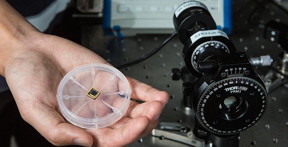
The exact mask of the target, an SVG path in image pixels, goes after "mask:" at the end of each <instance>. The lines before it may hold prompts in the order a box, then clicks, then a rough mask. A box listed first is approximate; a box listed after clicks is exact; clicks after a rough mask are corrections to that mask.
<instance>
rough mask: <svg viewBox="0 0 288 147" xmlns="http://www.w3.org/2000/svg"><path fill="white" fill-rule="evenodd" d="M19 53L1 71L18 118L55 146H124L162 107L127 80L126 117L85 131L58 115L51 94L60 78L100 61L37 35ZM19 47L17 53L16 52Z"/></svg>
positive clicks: (161, 100)
mask: <svg viewBox="0 0 288 147" xmlns="http://www.w3.org/2000/svg"><path fill="white" fill-rule="evenodd" d="M17 47H18V48H19V52H18V53H17V54H13V59H11V60H9V62H7V65H6V66H5V77H6V79H7V83H8V85H9V87H10V89H11V91H12V93H13V96H14V98H15V101H16V104H17V106H18V108H19V111H20V113H21V116H22V117H23V118H24V120H25V121H27V122H28V123H29V124H31V125H32V126H33V127H34V128H35V129H36V130H37V131H39V132H40V133H41V134H42V135H43V136H44V137H45V138H46V139H47V140H48V141H50V142H51V143H53V144H54V145H57V146H62V145H71V144H77V145H83V146H91V145H95V146H124V145H127V144H129V143H131V142H133V141H134V140H136V139H137V138H139V137H140V136H142V135H145V134H147V133H148V132H150V131H151V130H152V129H153V128H154V127H155V126H156V124H157V120H158V117H159V115H160V113H161V111H162V109H163V107H164V106H165V104H166V103H167V97H168V94H167V93H166V92H163V91H158V90H156V89H154V88H152V87H150V86H148V85H146V84H143V83H141V82H139V81H137V80H134V79H132V78H128V80H129V82H130V86H131V89H132V95H131V97H132V98H134V99H138V100H142V101H145V102H144V103H142V104H138V103H136V102H133V101H131V103H130V106H129V108H128V111H127V113H126V115H125V116H124V117H123V118H122V119H121V120H119V121H118V122H117V123H115V124H114V125H112V126H110V127H107V128H102V129H93V130H92V129H91V130H85V129H82V128H79V127H76V126H74V125H72V124H70V123H68V122H66V121H65V119H64V118H63V117H62V116H61V114H60V113H59V109H58V105H57V100H56V91H57V87H58V84H59V82H60V80H61V79H62V78H63V76H64V75H65V74H66V73H67V72H69V71H71V70H72V69H74V68H75V67H78V66H80V65H83V64H91V63H104V64H108V63H107V62H106V61H104V60H103V59H102V58H101V57H99V56H97V55H96V54H94V53H93V52H91V51H89V50H87V49H85V48H83V47H81V46H79V45H77V44H75V43H72V42H70V41H68V40H66V39H63V38H60V37H56V36H51V35H44V34H41V33H39V34H38V36H37V37H36V38H34V40H31V42H29V43H27V42H26V44H21V45H19V46H17ZM20 48H21V49H20Z"/></svg>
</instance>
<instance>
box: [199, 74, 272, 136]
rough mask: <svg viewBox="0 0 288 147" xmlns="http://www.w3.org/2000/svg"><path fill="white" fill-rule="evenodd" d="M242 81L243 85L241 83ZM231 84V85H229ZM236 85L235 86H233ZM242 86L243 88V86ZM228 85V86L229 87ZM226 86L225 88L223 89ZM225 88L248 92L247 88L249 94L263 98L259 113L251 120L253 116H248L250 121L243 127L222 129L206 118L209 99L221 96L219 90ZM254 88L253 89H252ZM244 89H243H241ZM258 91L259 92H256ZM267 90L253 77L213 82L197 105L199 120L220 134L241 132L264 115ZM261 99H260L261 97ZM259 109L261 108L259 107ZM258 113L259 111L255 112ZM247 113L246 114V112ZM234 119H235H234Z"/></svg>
mask: <svg viewBox="0 0 288 147" xmlns="http://www.w3.org/2000/svg"><path fill="white" fill-rule="evenodd" d="M240 83H241V85H239V84H240ZM235 84H238V85H237V86H238V87H237V86H235ZM230 85H231V87H229V86H230ZM233 85H234V86H233ZM241 86H242V88H241ZM227 87H228V88H227ZM223 88H224V89H223ZM220 89H221V90H224V91H226V92H228V91H229V92H248V91H245V90H249V89H250V90H249V92H250V93H249V95H250V96H251V95H258V96H259V97H258V98H261V101H262V104H261V108H260V109H261V110H260V111H259V114H258V115H255V117H254V118H252V119H253V120H250V119H251V118H248V122H249V121H250V122H249V124H248V123H247V124H246V125H245V126H244V127H242V128H233V130H220V129H219V128H215V127H213V126H211V125H213V123H212V122H211V121H210V123H208V122H207V121H209V120H206V117H207V116H205V114H204V113H205V111H209V110H206V108H207V106H206V104H207V103H208V101H210V100H212V99H214V100H215V99H216V98H220V97H221V96H220V95H218V94H217V91H219V90H220ZM251 89H252V90H251ZM241 90H242V91H241ZM256 93H258V94H256ZM266 97H267V95H266V92H265V88H264V87H263V86H262V85H261V84H260V83H258V82H257V81H255V80H253V79H251V78H247V77H233V78H227V79H223V80H221V81H218V82H216V83H213V84H211V85H210V86H208V88H207V89H206V91H205V92H204V94H203V95H202V97H201V98H200V100H199V102H198V107H197V113H196V116H197V118H198V120H199V122H200V123H201V124H202V126H204V127H205V128H206V129H208V130H210V131H211V132H213V133H215V134H220V135H231V134H236V133H239V132H240V131H243V130H245V129H247V128H249V127H250V126H252V125H253V124H255V123H256V122H257V120H259V118H260V117H261V116H262V114H263V112H264V108H265V106H266ZM250 98H256V97H253V96H252V97H250ZM259 100H260V99H259ZM249 107H250V108H252V107H254V106H249ZM258 110H259V109H258ZM209 113H210V114H212V115H213V114H215V113H214V112H209ZM255 113H258V112H255ZM244 115H245V114H244ZM244 115H243V116H241V117H245V116H244ZM232 121H233V120H232ZM219 125H223V124H219Z"/></svg>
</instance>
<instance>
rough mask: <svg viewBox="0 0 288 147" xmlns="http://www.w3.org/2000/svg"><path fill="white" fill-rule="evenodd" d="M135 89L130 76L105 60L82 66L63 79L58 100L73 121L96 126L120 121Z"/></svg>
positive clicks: (64, 114) (73, 122)
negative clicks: (107, 63) (103, 62)
mask: <svg viewBox="0 0 288 147" xmlns="http://www.w3.org/2000/svg"><path fill="white" fill-rule="evenodd" d="M130 95H131V89H130V86H129V82H128V80H127V79H126V77H125V76H124V75H123V74H122V73H121V72H120V71H119V70H117V69H116V68H114V67H111V66H109V65H105V64H99V63H96V64H89V65H83V66H80V67H78V68H76V69H74V70H72V71H71V72H69V73H68V74H66V75H65V76H64V78H63V79H62V80H61V82H60V84H59V87H58V91H57V100H58V105H59V108H60V111H61V113H62V115H63V116H64V117H65V118H66V119H67V120H68V121H69V122H71V123H72V124H74V125H76V126H79V127H82V128H87V129H92V128H104V127H107V126H110V125H112V124H114V123H115V122H117V121H118V120H119V119H120V118H121V117H122V116H123V115H124V114H125V113H126V111H127V109H128V106H129V103H130Z"/></svg>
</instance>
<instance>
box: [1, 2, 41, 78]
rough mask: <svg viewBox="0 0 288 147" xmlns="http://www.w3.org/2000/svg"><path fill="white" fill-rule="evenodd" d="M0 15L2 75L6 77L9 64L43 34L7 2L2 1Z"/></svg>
mask: <svg viewBox="0 0 288 147" xmlns="http://www.w3.org/2000/svg"><path fill="white" fill-rule="evenodd" d="M0 15H1V17H0V34H1V39H0V75H2V76H5V75H4V74H5V67H6V66H7V64H9V63H10V62H12V61H13V59H14V58H15V57H16V56H17V55H18V54H21V53H23V51H24V50H26V49H28V48H29V47H28V46H31V44H32V43H33V42H35V39H36V40H37V39H38V38H39V37H37V36H38V35H39V34H41V33H40V32H38V31H37V30H36V29H35V28H34V27H33V26H32V25H31V24H29V23H28V22H27V21H26V20H25V18H23V17H22V16H21V15H20V14H19V13H18V12H16V10H14V9H13V8H12V7H11V6H10V5H9V4H8V3H7V2H6V1H0Z"/></svg>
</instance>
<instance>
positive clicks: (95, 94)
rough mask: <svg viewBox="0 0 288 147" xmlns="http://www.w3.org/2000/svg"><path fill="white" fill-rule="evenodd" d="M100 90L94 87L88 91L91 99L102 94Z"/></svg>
mask: <svg viewBox="0 0 288 147" xmlns="http://www.w3.org/2000/svg"><path fill="white" fill-rule="evenodd" d="M100 93H101V92H100V91H98V90H96V89H94V88H91V89H90V90H89V91H88V93H87V96H88V97H90V98H91V99H93V100H96V99H97V97H98V96H99V95H100Z"/></svg>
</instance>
